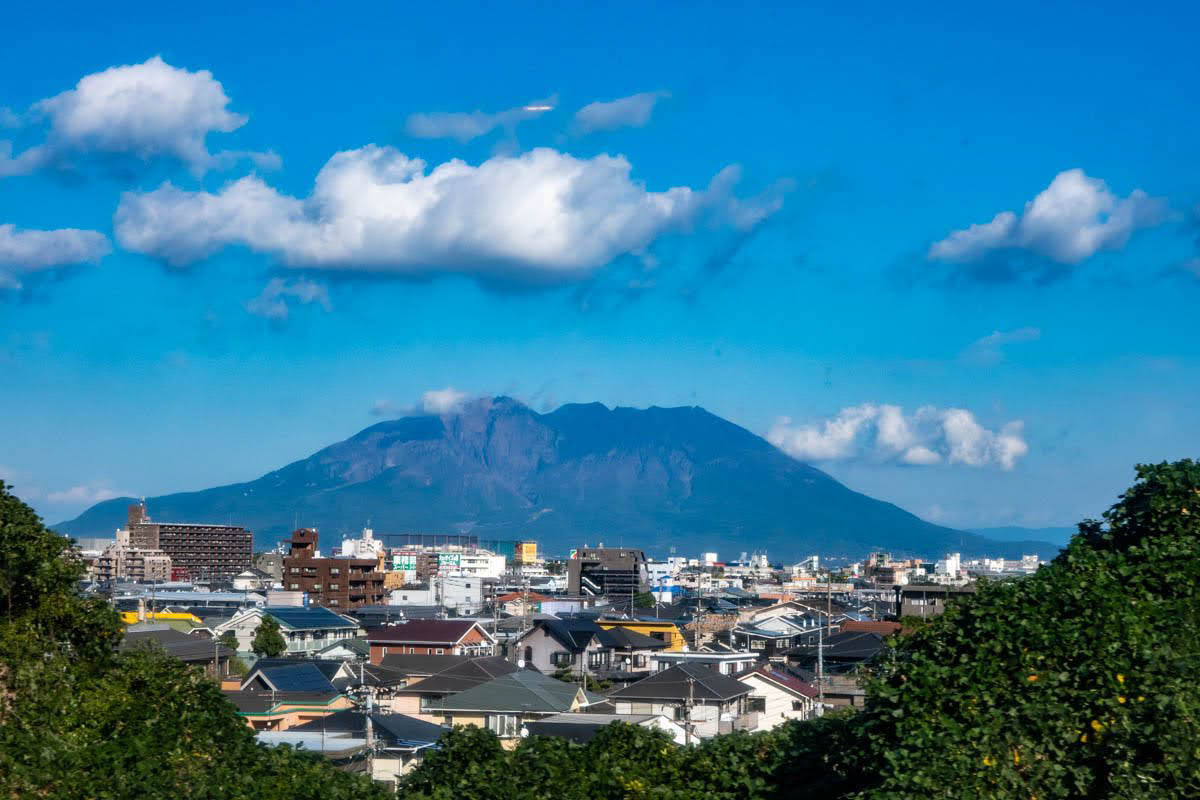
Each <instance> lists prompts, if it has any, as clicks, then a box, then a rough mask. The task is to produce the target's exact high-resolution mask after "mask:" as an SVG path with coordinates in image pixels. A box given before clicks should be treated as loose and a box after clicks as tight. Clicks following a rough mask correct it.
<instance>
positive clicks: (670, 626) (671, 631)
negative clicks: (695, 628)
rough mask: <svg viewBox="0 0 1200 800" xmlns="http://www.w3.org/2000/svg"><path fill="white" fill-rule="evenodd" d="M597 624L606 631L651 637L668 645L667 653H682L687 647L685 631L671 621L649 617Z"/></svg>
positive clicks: (597, 622)
mask: <svg viewBox="0 0 1200 800" xmlns="http://www.w3.org/2000/svg"><path fill="white" fill-rule="evenodd" d="M596 624H597V625H599V626H600V627H601V628H604V629H606V630H613V629H615V628H620V629H622V630H627V631H632V632H634V633H640V634H642V635H643V636H649V637H650V638H652V639H658V640H660V641H662V642H664V643H665V644H666V651H667V652H670V653H678V652H682V651H683V650H684V648H686V647H687V639H686V638H685V637H684V635H683V631H681V630H679V625H678V624H677V623H676V622H675V621H674V620H670V619H651V618H648V617H639V618H637V619H603V618H601V619H597V620H596Z"/></svg>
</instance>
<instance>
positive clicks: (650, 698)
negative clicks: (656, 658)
mask: <svg viewBox="0 0 1200 800" xmlns="http://www.w3.org/2000/svg"><path fill="white" fill-rule="evenodd" d="M750 693H751V688H750V687H749V686H746V685H745V684H743V683H740V682H739V681H737V680H736V679H734V678H732V677H730V676H728V675H722V674H721V673H719V672H715V671H714V670H712V669H709V668H708V667H705V666H701V665H700V664H680V665H678V666H674V667H671V668H670V669H666V670H663V671H662V672H657V673H655V674H653V675H651V676H650V677H648V678H643V679H642V680H640V681H638V682H637V683H632V684H630V685H629V686H626V687H624V688H622V689H618V690H617V691H615V692H612V693H611V694H609V700H610V701H611V702H612V703H613V705H614V707H615V709H616V712H617V713H618V714H637V715H640V714H661V715H663V716H665V717H667V718H668V719H672V720H675V721H677V722H679V723H680V724H681V725H683V727H684V732H685V734H686V735H687V738H688V740H689V741H694V740H695V739H696V738H700V739H706V738H709V737H712V736H717V735H718V734H722V733H730V732H732V731H735V730H746V731H752V730H754V729H755V728H756V727H757V726H758V714H757V713H755V712H751V711H750V710H749V708H748V705H747V698H748V697H749V696H750Z"/></svg>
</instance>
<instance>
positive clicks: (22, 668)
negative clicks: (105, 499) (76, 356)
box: [0, 483, 386, 800]
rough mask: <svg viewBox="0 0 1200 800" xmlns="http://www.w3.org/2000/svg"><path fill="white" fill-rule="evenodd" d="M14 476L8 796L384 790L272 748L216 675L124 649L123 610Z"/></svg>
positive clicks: (2, 542) (372, 793)
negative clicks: (85, 584) (95, 596)
mask: <svg viewBox="0 0 1200 800" xmlns="http://www.w3.org/2000/svg"><path fill="white" fill-rule="evenodd" d="M82 574H83V569H82V565H81V564H80V562H79V561H78V559H77V558H76V557H75V556H74V552H73V550H72V548H71V546H70V542H69V540H67V539H65V538H63V537H60V536H58V535H56V534H54V533H53V532H51V531H49V530H47V529H46V528H45V526H43V525H42V522H41V520H40V519H38V517H37V515H36V514H34V513H33V511H32V510H31V509H30V508H29V507H28V506H26V505H25V504H24V503H21V502H20V501H19V500H18V499H17V498H16V497H14V496H13V495H11V494H10V493H9V492H8V487H7V486H5V485H4V484H2V483H0V608H2V609H3V615H4V616H3V621H2V622H0V796H4V797H13V798H17V797H54V798H132V797H178V798H244V797H263V798H273V797H288V798H308V797H311V798H318V797H319V798H346V799H347V800H349V798H381V797H384V796H386V792H384V791H383V790H381V789H379V788H378V787H376V786H375V785H374V784H372V783H371V781H370V780H368V779H366V778H364V777H362V776H356V775H351V774H349V773H346V772H342V771H339V770H336V769H334V768H333V767H332V766H330V765H329V764H328V762H326V761H325V760H324V759H322V758H320V757H318V756H315V755H311V754H308V753H303V752H299V751H296V750H293V749H291V748H287V747H282V748H276V749H268V748H266V747H263V746H261V745H259V744H258V743H257V742H256V741H255V739H254V734H253V732H252V731H251V730H250V729H249V727H248V726H247V725H246V724H245V722H243V721H242V720H241V718H240V717H238V716H237V714H236V712H235V709H234V707H233V706H232V705H231V704H230V703H228V702H227V701H226V700H225V698H224V697H223V696H222V695H221V693H220V691H219V689H218V688H217V686H216V684H215V683H214V682H213V681H212V680H211V679H209V678H207V677H205V676H204V675H203V673H202V672H201V671H199V670H196V669H194V668H190V667H188V666H186V665H184V664H183V663H182V662H180V661H178V660H176V659H173V658H171V657H169V656H167V655H165V654H164V653H162V652H160V651H156V650H152V649H145V650H144V649H138V650H136V651H134V652H130V653H126V654H120V655H118V654H117V653H116V652H115V649H114V648H115V646H116V644H117V643H118V642H119V641H120V638H121V626H120V624H119V621H118V619H117V616H116V613H115V612H114V611H113V610H112V608H111V607H110V606H109V605H108V604H107V603H105V602H103V601H100V600H90V599H84V598H81V597H79V596H78V595H77V594H76V593H75V591H74V584H75V583H76V581H77V580H78V579H79V578H80V577H81V576H82Z"/></svg>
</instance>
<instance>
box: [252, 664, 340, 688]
mask: <svg viewBox="0 0 1200 800" xmlns="http://www.w3.org/2000/svg"><path fill="white" fill-rule="evenodd" d="M261 672H262V675H263V677H264V678H266V679H267V680H268V681H270V683H271V685H272V686H274V687H275V690H276V691H278V692H336V691H337V689H335V688H334V686H333V684H332V683H330V682H329V678H327V677H325V673H323V672H322V671H321V670H320V669H319V668H318V667H317V665H316V664H289V665H287V666H285V667H265V668H264V669H262V670H261Z"/></svg>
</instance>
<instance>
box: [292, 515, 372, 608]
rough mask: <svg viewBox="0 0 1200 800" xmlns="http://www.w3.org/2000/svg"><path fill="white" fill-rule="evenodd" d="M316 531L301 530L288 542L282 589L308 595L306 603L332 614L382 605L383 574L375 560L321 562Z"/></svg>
mask: <svg viewBox="0 0 1200 800" xmlns="http://www.w3.org/2000/svg"><path fill="white" fill-rule="evenodd" d="M317 541H318V536H317V531H316V529H314V528H300V529H298V530H295V531H293V532H292V537H291V539H289V540H288V545H289V552H288V555H287V557H285V558H284V559H283V588H284V589H287V590H289V591H302V592H305V593H307V594H308V598H309V602H310V603H315V604H316V605H320V606H326V607H328V608H332V609H334V610H335V611H345V610H349V609H352V608H357V607H358V606H364V605H373V604H376V603H382V602H384V600H385V598H386V596H387V595H386V593H385V591H384V588H383V572H381V571H380V569H379V560H378V559H376V558H343V557H341V556H336V557H333V558H321V557H319V556H318V554H317Z"/></svg>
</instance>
